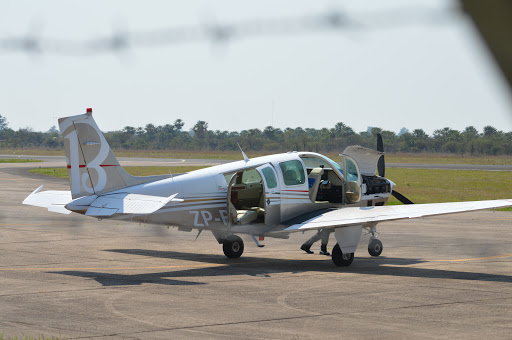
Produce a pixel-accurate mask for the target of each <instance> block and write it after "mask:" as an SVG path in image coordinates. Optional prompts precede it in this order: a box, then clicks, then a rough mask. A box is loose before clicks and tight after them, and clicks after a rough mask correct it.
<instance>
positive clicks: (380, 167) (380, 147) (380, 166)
mask: <svg viewBox="0 0 512 340" xmlns="http://www.w3.org/2000/svg"><path fill="white" fill-rule="evenodd" d="M377 151H379V152H384V142H383V141H382V135H381V134H380V133H378V134H377ZM377 172H378V174H379V176H380V177H385V175H386V161H385V160H384V155H382V156H380V158H379V161H378V162H377Z"/></svg>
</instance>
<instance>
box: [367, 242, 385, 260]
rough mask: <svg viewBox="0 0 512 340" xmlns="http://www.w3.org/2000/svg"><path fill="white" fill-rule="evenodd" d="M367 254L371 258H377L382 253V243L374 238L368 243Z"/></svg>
mask: <svg viewBox="0 0 512 340" xmlns="http://www.w3.org/2000/svg"><path fill="white" fill-rule="evenodd" d="M368 253H369V254H370V255H371V256H379V255H380V254H381V253H382V242H381V241H380V240H379V239H376V238H374V239H373V240H371V241H370V243H368Z"/></svg>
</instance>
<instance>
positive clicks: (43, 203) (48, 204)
mask: <svg viewBox="0 0 512 340" xmlns="http://www.w3.org/2000/svg"><path fill="white" fill-rule="evenodd" d="M42 188H43V186H42V185H41V186H40V187H39V188H37V189H36V190H34V191H33V192H32V193H31V194H30V195H28V197H27V198H25V200H24V201H23V204H26V205H33V206H36V207H42V208H47V209H48V211H51V212H57V213H60V214H70V213H71V211H69V210H67V209H66V208H65V207H64V206H65V205H66V204H68V203H69V202H71V201H72V200H73V199H72V198H71V191H57V190H48V191H41V189H42Z"/></svg>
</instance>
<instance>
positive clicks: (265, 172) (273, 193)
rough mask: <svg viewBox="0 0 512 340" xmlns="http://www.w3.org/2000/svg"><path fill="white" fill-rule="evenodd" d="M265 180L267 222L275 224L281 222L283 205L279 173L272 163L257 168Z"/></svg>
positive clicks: (264, 198)
mask: <svg viewBox="0 0 512 340" xmlns="http://www.w3.org/2000/svg"><path fill="white" fill-rule="evenodd" d="M256 170H258V172H259V173H260V176H261V178H262V180H263V196H262V200H263V201H262V205H263V209H264V212H265V224H267V225H275V224H279V223H280V222H281V209H280V207H281V205H280V203H279V202H280V197H279V182H278V180H277V173H276V170H275V169H274V167H273V166H272V165H271V164H265V165H262V166H260V167H258V168H256Z"/></svg>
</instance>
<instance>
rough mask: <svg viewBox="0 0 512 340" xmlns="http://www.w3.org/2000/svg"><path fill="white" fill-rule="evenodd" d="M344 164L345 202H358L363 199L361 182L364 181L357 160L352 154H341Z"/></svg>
mask: <svg viewBox="0 0 512 340" xmlns="http://www.w3.org/2000/svg"><path fill="white" fill-rule="evenodd" d="M340 156H341V164H342V165H343V175H344V176H345V185H344V186H343V188H344V189H343V195H344V196H345V197H344V200H343V201H344V202H345V203H347V204H351V203H357V202H359V201H360V200H361V196H362V193H361V184H362V182H363V180H362V177H361V172H360V171H359V167H358V165H357V162H356V161H355V160H354V159H353V158H352V157H350V156H347V155H344V154H340Z"/></svg>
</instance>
